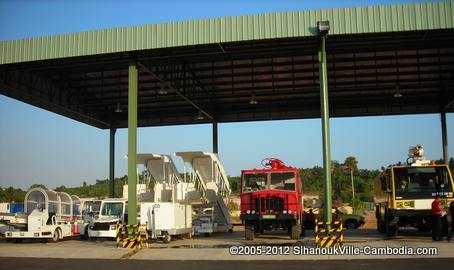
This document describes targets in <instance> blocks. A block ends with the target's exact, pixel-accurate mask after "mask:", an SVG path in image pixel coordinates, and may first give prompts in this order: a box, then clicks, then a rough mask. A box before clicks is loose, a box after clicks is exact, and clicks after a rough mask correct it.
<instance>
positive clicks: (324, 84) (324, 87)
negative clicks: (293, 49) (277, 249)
mask: <svg viewBox="0 0 454 270" xmlns="http://www.w3.org/2000/svg"><path fill="white" fill-rule="evenodd" d="M325 43H326V35H321V36H320V46H319V50H318V61H319V74H320V100H321V113H322V140H323V170H324V177H325V207H324V212H325V221H326V222H331V220H332V213H331V209H332V207H331V190H332V188H331V157H330V139H329V102H328V74H327V72H328V70H327V66H326V50H325Z"/></svg>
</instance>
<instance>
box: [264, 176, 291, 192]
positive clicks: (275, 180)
mask: <svg viewBox="0 0 454 270" xmlns="http://www.w3.org/2000/svg"><path fill="white" fill-rule="evenodd" d="M270 189H279V190H292V191H294V190H295V173H294V172H275V173H271V183H270Z"/></svg>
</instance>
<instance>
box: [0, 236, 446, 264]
mask: <svg viewBox="0 0 454 270" xmlns="http://www.w3.org/2000/svg"><path fill="white" fill-rule="evenodd" d="M243 236H244V233H243V232H241V231H236V232H234V233H231V234H229V233H224V234H216V235H213V236H212V237H203V236H201V237H195V238H194V239H180V240H174V241H172V242H171V243H169V244H164V243H160V242H157V243H151V244H150V245H149V247H148V248H144V249H142V250H141V251H139V252H137V253H135V254H129V252H130V250H128V249H117V248H116V247H115V245H116V243H115V242H114V241H106V240H99V241H79V240H65V241H61V242H58V243H41V242H37V241H27V242H25V243H20V244H15V243H5V242H0V257H29V258H65V259H77V258H85V259H125V258H127V259H128V260H242V261H249V260H254V261H260V260H333V259H339V260H342V259H348V260H352V259H355V260H360V259H377V258H380V259H384V258H391V259H392V258H412V259H414V258H423V257H424V258H454V242H453V243H447V242H433V241H432V239H431V238H430V235H429V234H421V233H419V232H417V231H416V230H405V231H400V232H399V236H398V237H397V238H396V239H386V238H385V237H384V236H383V235H381V234H377V233H376V231H375V230H373V229H360V230H350V231H347V232H346V233H345V242H344V246H354V247H360V248H363V247H365V246H371V247H386V246H391V247H401V246H408V247H414V248H416V247H436V248H437V249H438V254H437V255H424V256H423V255H420V256H415V255H407V256H394V255H389V256H374V255H368V256H366V255H357V256H351V255H314V256H309V255H298V254H296V255H295V254H290V255H268V256H267V255H261V256H257V255H255V256H252V255H247V256H246V255H242V256H240V255H230V254H229V247H230V246H232V245H243V246H244V245H254V246H264V245H273V246H277V247H291V248H292V249H294V248H295V247H302V246H305V247H313V246H314V237H313V234H312V233H308V234H307V236H306V237H305V238H304V239H302V240H299V241H295V240H290V239H289V238H288V236H287V235H285V234H284V233H280V234H276V235H274V234H273V235H271V234H266V235H264V236H262V237H260V238H256V239H255V240H254V241H252V242H251V241H246V240H244V237H243ZM292 251H293V250H292ZM291 253H292V252H291Z"/></svg>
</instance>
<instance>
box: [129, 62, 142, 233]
mask: <svg viewBox="0 0 454 270" xmlns="http://www.w3.org/2000/svg"><path fill="white" fill-rule="evenodd" d="M128 72H129V76H128V224H136V223H137V92H138V83H139V82H138V81H139V80H138V79H139V78H138V77H139V73H138V70H137V66H136V64H135V63H134V64H130V65H129V70H128Z"/></svg>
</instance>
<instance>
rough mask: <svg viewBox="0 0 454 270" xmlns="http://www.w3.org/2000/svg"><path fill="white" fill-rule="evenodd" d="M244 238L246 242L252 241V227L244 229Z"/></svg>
mask: <svg viewBox="0 0 454 270" xmlns="http://www.w3.org/2000/svg"><path fill="white" fill-rule="evenodd" d="M244 238H245V239H246V240H254V229H253V227H252V226H245V227H244Z"/></svg>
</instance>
